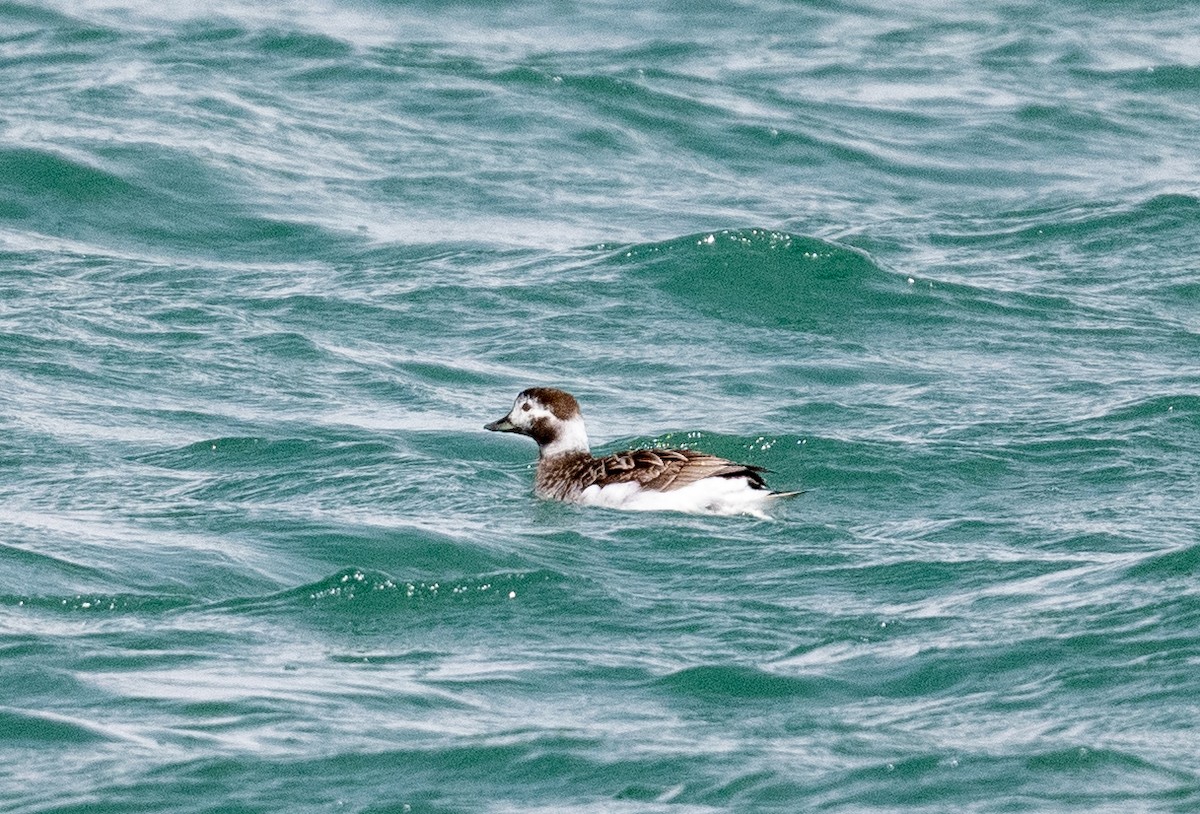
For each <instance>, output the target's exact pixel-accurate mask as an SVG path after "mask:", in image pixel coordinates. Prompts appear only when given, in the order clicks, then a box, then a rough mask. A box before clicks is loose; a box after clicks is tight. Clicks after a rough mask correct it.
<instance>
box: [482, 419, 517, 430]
mask: <svg viewBox="0 0 1200 814" xmlns="http://www.w3.org/2000/svg"><path fill="white" fill-rule="evenodd" d="M483 428H484V429H485V430H491V431H492V432H516V430H517V426H516V425H515V424H513V423H512V422H511V421H509V420H508V416H505V417H504V418H502V419H500V420H499V421H493V422H492V423H491V424H484V425H483Z"/></svg>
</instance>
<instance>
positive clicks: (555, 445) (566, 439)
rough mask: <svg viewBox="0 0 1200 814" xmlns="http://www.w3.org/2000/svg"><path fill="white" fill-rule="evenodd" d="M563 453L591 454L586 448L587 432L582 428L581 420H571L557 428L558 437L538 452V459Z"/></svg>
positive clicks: (589, 449)
mask: <svg viewBox="0 0 1200 814" xmlns="http://www.w3.org/2000/svg"><path fill="white" fill-rule="evenodd" d="M565 452H587V453H590V452H591V447H589V446H588V437H587V430H585V429H584V428H583V419H582V418H578V417H576V418H572V419H569V420H567V421H564V422H563V423H562V426H561V427H559V433H558V437H557V438H555V439H554V440H553V441H551V442H550V443H549V444H546V446H544V447H542V448H541V449H539V450H538V457H540V458H550V457H553V456H555V455H562V454H563V453H565Z"/></svg>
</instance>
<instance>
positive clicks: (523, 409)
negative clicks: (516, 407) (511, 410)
mask: <svg viewBox="0 0 1200 814" xmlns="http://www.w3.org/2000/svg"><path fill="white" fill-rule="evenodd" d="M530 406H531V405H530V404H529V402H525V403H524V404H522V405H521V412H523V413H527V412H529V408H530Z"/></svg>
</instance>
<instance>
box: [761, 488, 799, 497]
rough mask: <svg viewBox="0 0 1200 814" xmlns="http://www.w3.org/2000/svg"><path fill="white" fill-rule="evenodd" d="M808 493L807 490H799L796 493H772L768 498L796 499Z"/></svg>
mask: <svg viewBox="0 0 1200 814" xmlns="http://www.w3.org/2000/svg"><path fill="white" fill-rule="evenodd" d="M806 492H808V490H807V489H798V490H797V491H795V492H772V493H771V494H769V495H767V497H796V496H798V495H803V494H805V493H806Z"/></svg>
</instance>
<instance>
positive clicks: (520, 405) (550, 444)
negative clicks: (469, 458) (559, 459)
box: [483, 387, 589, 458]
mask: <svg viewBox="0 0 1200 814" xmlns="http://www.w3.org/2000/svg"><path fill="white" fill-rule="evenodd" d="M483 428H484V429H485V430H491V431H492V432H515V433H518V434H520V435H528V436H529V437H530V438H532V439H533V440H534V441H536V442H537V445H538V454H539V455H540V456H541V457H543V458H548V457H550V456H552V455H561V454H563V453H565V452H588V451H589V447H588V439H587V431H586V430H585V429H584V426H583V414H582V413H580V412H579V402H577V401H576V400H575V397H574V396H572V395H571V394H570V393H565V392H563V391H562V390H555V389H554V388H552V387H530V388H529V389H528V390H523V391H521V394H520V395H519V396H517V400H516V401H515V402H513V408H512V410H510V411H509V413H508V415H506V416H505V417H504V418H501V419H500V420H498V421H493V422H492V423H491V424H485V425H484V427H483Z"/></svg>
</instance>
